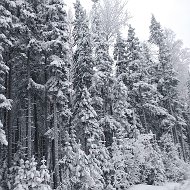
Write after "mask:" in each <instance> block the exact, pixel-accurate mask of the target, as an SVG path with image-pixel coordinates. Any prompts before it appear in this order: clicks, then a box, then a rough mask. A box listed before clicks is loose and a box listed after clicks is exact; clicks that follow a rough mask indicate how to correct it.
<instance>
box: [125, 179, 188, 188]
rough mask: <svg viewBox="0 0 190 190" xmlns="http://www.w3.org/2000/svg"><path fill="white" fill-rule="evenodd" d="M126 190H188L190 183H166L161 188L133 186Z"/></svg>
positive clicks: (141, 185)
mask: <svg viewBox="0 0 190 190" xmlns="http://www.w3.org/2000/svg"><path fill="white" fill-rule="evenodd" d="M128 190H190V181H184V182H183V183H166V184H164V185H163V186H153V185H145V184H140V185H134V186H132V187H130V188H129V189H128Z"/></svg>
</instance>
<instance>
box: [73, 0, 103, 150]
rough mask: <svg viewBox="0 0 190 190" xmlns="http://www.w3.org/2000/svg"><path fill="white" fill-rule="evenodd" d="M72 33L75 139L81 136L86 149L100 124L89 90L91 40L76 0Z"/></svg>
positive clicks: (99, 129) (84, 16)
mask: <svg viewBox="0 0 190 190" xmlns="http://www.w3.org/2000/svg"><path fill="white" fill-rule="evenodd" d="M73 37H74V43H75V45H76V50H75V52H74V57H73V61H74V64H73V66H74V72H73V73H74V80H73V88H74V92H75V100H74V107H73V126H74V128H75V130H76V134H77V139H80V142H81V145H82V149H83V150H85V152H86V153H87V152H88V147H87V139H88V138H89V137H91V136H94V138H96V140H98V139H100V138H101V135H102V130H101V128H100V127H99V124H98V121H97V113H96V111H95V110H94V108H93V107H92V99H91V94H90V93H89V88H90V87H91V85H92V76H93V73H94V70H93V66H94V63H93V59H92V44H91V37H90V33H89V26H88V21H87V16H86V13H85V11H84V10H83V8H82V6H81V4H80V1H79V0H77V1H76V3H75V21H74V29H73Z"/></svg>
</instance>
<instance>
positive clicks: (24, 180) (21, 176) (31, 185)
mask: <svg viewBox="0 0 190 190" xmlns="http://www.w3.org/2000/svg"><path fill="white" fill-rule="evenodd" d="M36 166H37V162H35V158H34V157H32V158H31V161H30V162H29V161H28V160H26V161H25V162H24V160H22V159H21V160H20V166H19V167H18V171H17V175H16V177H15V183H14V190H20V189H21V190H28V189H33V190H51V187H50V185H49V183H50V175H49V171H48V170H47V167H46V165H45V160H42V165H41V167H40V171H39V170H37V168H36Z"/></svg>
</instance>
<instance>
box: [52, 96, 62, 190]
mask: <svg viewBox="0 0 190 190" xmlns="http://www.w3.org/2000/svg"><path fill="white" fill-rule="evenodd" d="M53 112H54V154H55V155H54V156H55V158H54V165H55V167H54V171H55V184H54V186H55V188H57V187H58V185H59V181H60V180H59V134H58V120H57V105H56V100H55V101H54V104H53Z"/></svg>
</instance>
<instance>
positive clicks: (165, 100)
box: [149, 15, 186, 159]
mask: <svg viewBox="0 0 190 190" xmlns="http://www.w3.org/2000/svg"><path fill="white" fill-rule="evenodd" d="M149 41H150V42H151V43H153V44H155V45H157V47H158V62H157V66H156V77H157V90H158V92H159V93H160V94H161V95H162V99H161V101H160V104H161V106H163V107H164V108H165V109H167V110H168V112H169V114H171V115H172V116H173V117H174V118H175V124H174V125H173V127H172V126H171V127H172V133H173V137H174V141H175V143H181V151H180V152H181V156H182V157H184V159H185V157H186V153H185V150H184V139H183V132H182V131H183V128H184V127H185V126H186V122H185V120H184V118H183V116H182V114H181V111H182V110H181V109H182V108H181V105H180V102H179V99H178V94H177V85H178V79H177V77H176V73H175V71H174V66H173V65H172V61H171V52H170V49H169V47H168V45H167V41H166V36H165V34H164V32H163V29H162V28H161V25H160V23H159V22H157V21H156V19H155V17H154V15H153V16H152V19H151V25H150V39H149ZM179 134H180V135H179Z"/></svg>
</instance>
